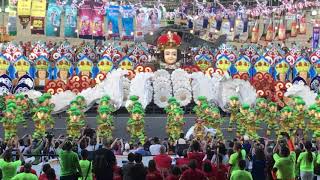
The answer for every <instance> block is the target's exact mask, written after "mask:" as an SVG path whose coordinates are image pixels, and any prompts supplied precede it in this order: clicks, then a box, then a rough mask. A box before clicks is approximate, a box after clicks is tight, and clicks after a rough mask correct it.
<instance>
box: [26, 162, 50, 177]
mask: <svg viewBox="0 0 320 180" xmlns="http://www.w3.org/2000/svg"><path fill="white" fill-rule="evenodd" d="M49 169H51V166H50V164H44V165H43V167H42V172H43V174H41V175H40V176H39V179H40V180H47V179H48V178H47V172H48V170H49ZM20 172H23V171H21V168H20ZM31 172H32V170H31Z"/></svg>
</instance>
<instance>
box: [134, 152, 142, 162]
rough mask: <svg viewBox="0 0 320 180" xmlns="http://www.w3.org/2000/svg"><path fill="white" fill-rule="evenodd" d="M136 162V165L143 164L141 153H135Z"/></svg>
mask: <svg viewBox="0 0 320 180" xmlns="http://www.w3.org/2000/svg"><path fill="white" fill-rule="evenodd" d="M134 161H135V162H136V163H141V162H142V155H141V154H139V153H135V154H134Z"/></svg>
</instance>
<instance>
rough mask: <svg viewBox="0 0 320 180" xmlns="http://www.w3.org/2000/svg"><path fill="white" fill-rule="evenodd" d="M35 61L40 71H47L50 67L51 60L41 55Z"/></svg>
mask: <svg viewBox="0 0 320 180" xmlns="http://www.w3.org/2000/svg"><path fill="white" fill-rule="evenodd" d="M34 63H35V66H36V69H37V70H38V71H46V70H47V69H48V68H49V61H48V60H47V59H46V58H44V57H39V58H38V59H37V60H36V61H35V62H34Z"/></svg>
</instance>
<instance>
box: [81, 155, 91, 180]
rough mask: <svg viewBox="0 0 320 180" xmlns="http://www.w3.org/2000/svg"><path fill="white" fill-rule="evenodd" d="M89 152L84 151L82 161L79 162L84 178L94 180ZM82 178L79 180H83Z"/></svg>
mask: <svg viewBox="0 0 320 180" xmlns="http://www.w3.org/2000/svg"><path fill="white" fill-rule="evenodd" d="M88 157H89V152H88V151H87V150H86V149H84V150H82V151H81V158H82V160H80V161H79V164H80V167H81V171H82V178H83V179H86V178H87V180H92V164H91V162H90V161H89V160H88ZM82 178H79V179H78V180H82Z"/></svg>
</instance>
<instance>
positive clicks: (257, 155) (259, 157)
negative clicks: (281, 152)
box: [255, 148, 266, 161]
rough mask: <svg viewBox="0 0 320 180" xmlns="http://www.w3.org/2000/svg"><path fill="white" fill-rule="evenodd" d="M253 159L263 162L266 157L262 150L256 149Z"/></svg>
mask: <svg viewBox="0 0 320 180" xmlns="http://www.w3.org/2000/svg"><path fill="white" fill-rule="evenodd" d="M255 159H256V160H261V161H264V160H265V159H266V156H265V154H264V150H263V149H262V148H257V149H256V152H255Z"/></svg>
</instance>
